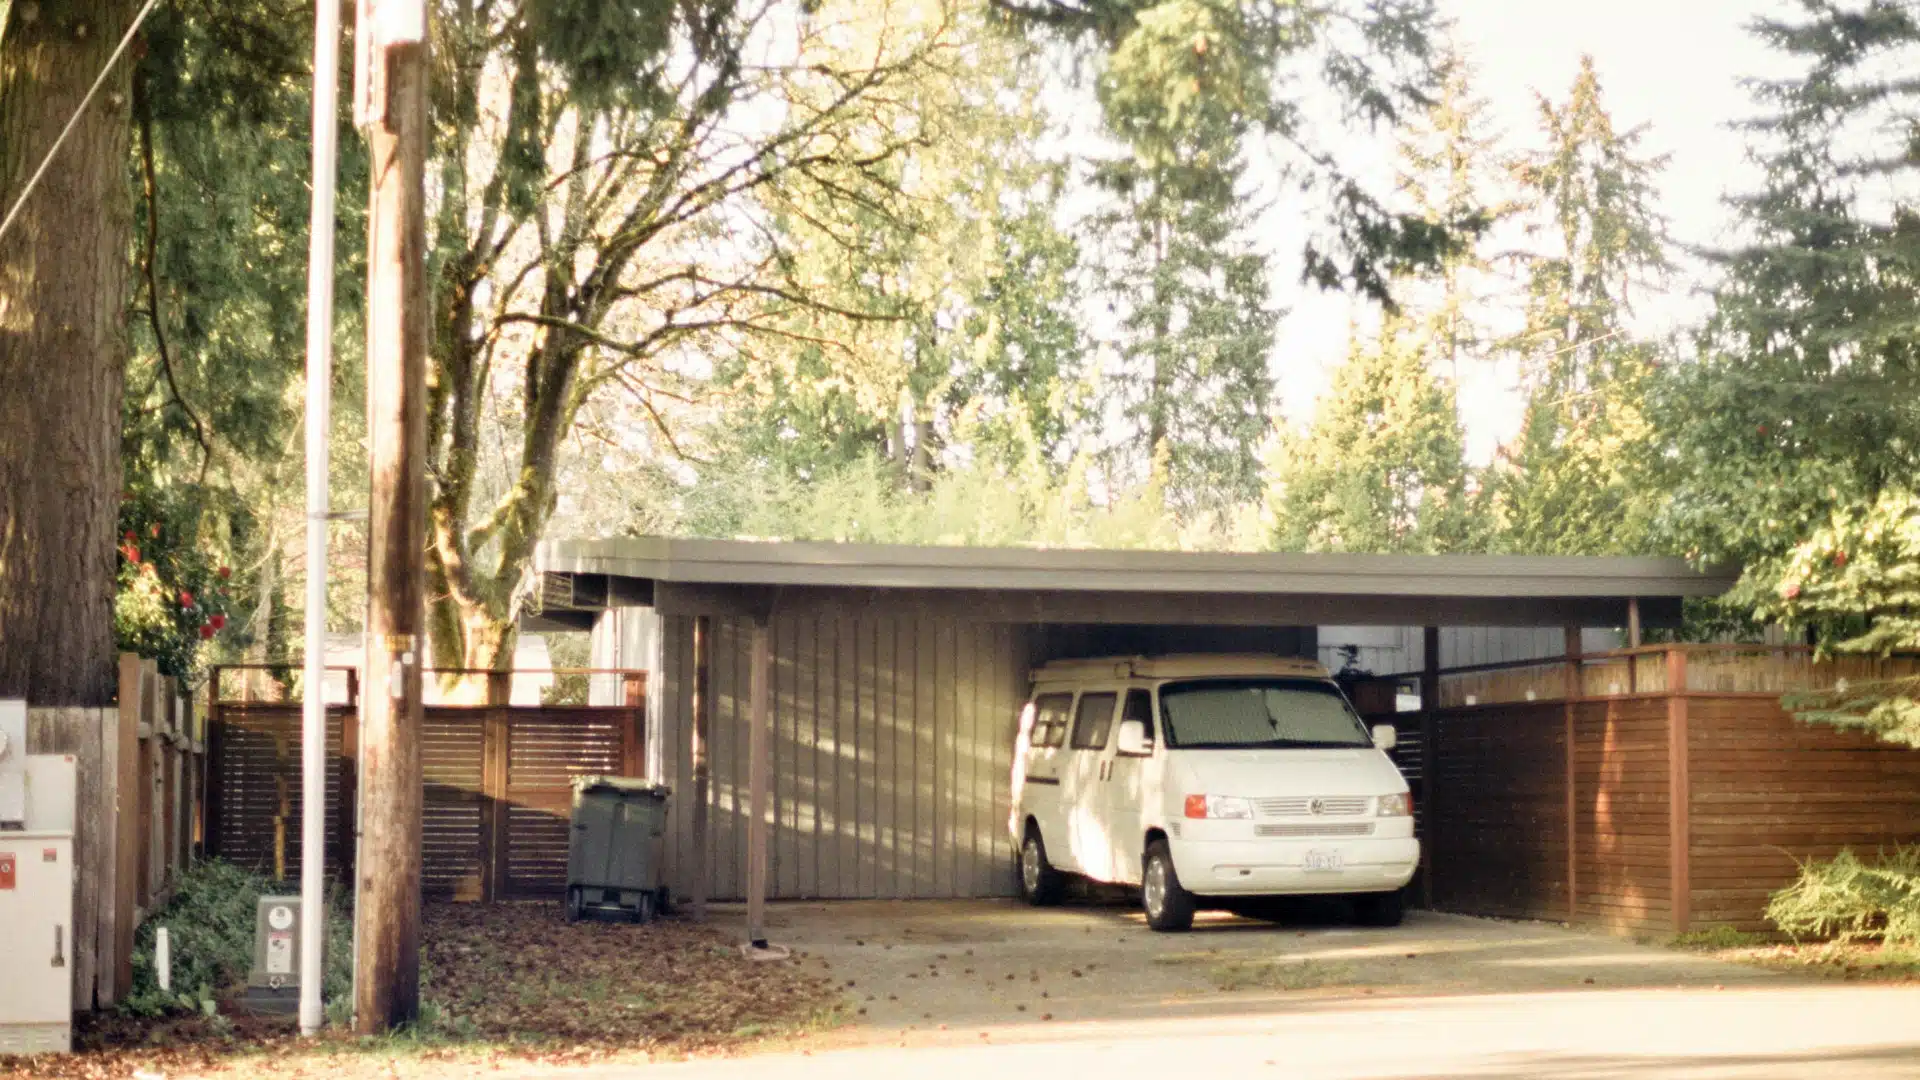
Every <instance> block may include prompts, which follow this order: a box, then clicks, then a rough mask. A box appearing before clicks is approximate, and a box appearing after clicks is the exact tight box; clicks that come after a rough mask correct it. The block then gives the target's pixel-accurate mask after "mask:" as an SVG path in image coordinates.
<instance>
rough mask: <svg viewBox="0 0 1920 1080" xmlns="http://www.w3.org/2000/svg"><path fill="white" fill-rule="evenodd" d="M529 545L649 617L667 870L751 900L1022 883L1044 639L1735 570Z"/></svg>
mask: <svg viewBox="0 0 1920 1080" xmlns="http://www.w3.org/2000/svg"><path fill="white" fill-rule="evenodd" d="M536 567H537V569H538V571H539V572H540V574H541V575H542V580H541V582H540V587H539V589H538V596H539V597H540V601H541V613H540V614H541V617H543V618H547V619H553V620H556V621H561V622H569V621H570V622H574V623H576V624H577V623H580V622H584V621H587V620H589V619H592V620H597V621H598V622H599V623H600V624H601V625H602V626H605V625H607V624H608V623H609V622H610V621H614V620H619V619H623V618H624V619H640V620H644V621H645V623H646V626H647V631H646V633H645V634H644V635H643V636H644V637H646V638H647V639H648V641H649V647H650V651H651V662H649V663H647V664H645V665H644V666H646V667H648V668H649V669H650V671H652V672H654V673H655V674H654V675H653V676H651V677H650V678H649V683H648V687H649V708H648V713H649V719H648V723H647V740H646V741H647V757H648V766H649V771H650V772H651V773H652V774H653V775H654V776H656V777H658V778H660V779H663V780H665V781H666V782H667V783H668V784H670V785H671V786H672V787H673V789H674V790H675V791H676V792H677V793H679V797H678V798H677V799H676V800H675V801H674V811H673V813H672V815H671V821H670V825H669V833H670V835H669V842H668V845H667V856H666V859H667V872H668V875H669V881H670V882H671V884H672V886H673V889H674V892H675V894H676V895H677V896H678V897H681V898H683V900H684V901H685V902H688V903H690V904H691V905H693V906H694V907H695V908H699V907H701V906H702V905H704V903H705V902H706V901H707V900H708V899H709V898H716V899H745V900H747V901H748V903H749V904H750V905H752V906H753V907H754V908H755V910H756V911H757V910H758V908H759V906H760V905H761V904H763V903H764V902H765V901H766V900H767V899H868V898H923V897H924V898H968V897H986V896H1002V895H1010V894H1012V893H1013V892H1014V891H1015V889H1014V885H1015V883H1014V879H1013V876H1012V852H1011V850H1010V843H1011V841H1010V839H1009V837H1008V836H1007V834H1006V821H1007V816H1008V811H1009V807H1008V803H1007V799H1008V794H1007V790H1006V788H1007V776H1008V771H1009V766H1010V761H1009V754H1010V753H1011V750H1012V746H1013V741H1014V735H1015V730H1016V727H1017V723H1018V714H1019V711H1020V706H1021V704H1022V703H1023V702H1024V700H1025V696H1026V692H1027V673H1028V671H1029V669H1030V668H1031V667H1032V666H1033V665H1035V664H1037V663H1041V662H1044V661H1046V660H1050V659H1056V658H1064V657H1072V656H1090V655H1103V654H1114V653H1119V654H1135V653H1154V652H1171V651H1222V650H1236V651H1242V650H1253V651H1263V652H1270V653H1279V654H1292V655H1302V656H1313V655H1314V651H1315V643H1316V642H1315V633H1316V631H1315V628H1316V627H1318V626H1320V625H1330V624H1342V625H1355V624H1379V625H1392V626H1423V627H1428V628H1430V629H1429V632H1428V636H1429V638H1432V637H1434V636H1436V635H1437V628H1439V627H1441V626H1502V627H1541V626H1557V627H1564V628H1567V631H1568V633H1569V635H1570V640H1577V637H1574V636H1573V635H1576V634H1577V631H1578V629H1579V628H1581V627H1590V626H1591V627H1628V626H1630V627H1633V628H1634V633H1635V634H1637V633H1638V628H1639V627H1641V626H1649V627H1659V626H1671V625H1675V624H1677V622H1678V621H1679V616H1680V607H1681V602H1682V601H1683V600H1684V599H1685V598H1688V597H1697V596H1710V595H1716V594H1718V593H1720V592H1722V591H1724V590H1725V589H1726V587H1727V586H1728V585H1729V584H1730V583H1731V580H1732V577H1731V575H1730V574H1726V573H1701V572H1698V571H1696V570H1694V569H1693V568H1691V567H1689V566H1688V565H1687V564H1685V563H1684V562H1682V561H1680V560H1676V559H1645V558H1566V557H1520V556H1465V555H1447V556H1391V555H1321V554H1220V553H1192V552H1144V551H1125V552H1123V551H1090V550H1037V549H1027V548H951V547H900V546H882V545H858V544H827V543H789V542H755V541H720V540H683V539H665V538H645V537H643V538H622V539H609V540H600V541H589V542H561V543H554V544H549V545H546V546H544V547H543V548H542V549H541V551H540V552H539V554H538V558H537V560H536ZM1436 652H1437V650H1432V649H1430V650H1429V651H1428V655H1429V657H1430V658H1431V657H1434V656H1435V655H1436ZM1429 674H1430V677H1429V678H1428V679H1426V680H1425V683H1426V686H1425V688H1426V690H1427V691H1428V694H1427V700H1429V701H1434V700H1437V698H1436V697H1434V696H1433V691H1434V690H1435V688H1436V686H1437V680H1438V672H1437V671H1433V672H1431V673H1429ZM1415 734H1416V735H1417V732H1416V733H1415ZM1418 742H1419V740H1418V738H1417V737H1416V738H1413V739H1410V740H1409V741H1408V746H1407V751H1406V753H1407V754H1408V755H1411V756H1413V757H1414V758H1415V760H1414V761H1412V762H1410V763H1409V762H1407V761H1404V760H1403V766H1405V767H1409V768H1410V769H1417V768H1418V762H1417V755H1418V753H1419V746H1418ZM750 921H751V922H752V925H753V926H754V927H756V928H757V927H759V926H761V925H762V923H761V921H760V919H759V918H758V916H757V915H756V916H755V917H754V918H753V919H751V920H750Z"/></svg>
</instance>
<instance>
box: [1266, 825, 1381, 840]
mask: <svg viewBox="0 0 1920 1080" xmlns="http://www.w3.org/2000/svg"><path fill="white" fill-rule="evenodd" d="M1253 835H1255V836H1259V837H1264V838H1266V839H1271V840H1303V839H1308V838H1311V837H1317V836H1372V835H1373V822H1371V821H1366V822H1361V821H1351V822H1332V821H1329V822H1327V823H1326V824H1324V825H1255V826H1254V827H1253Z"/></svg>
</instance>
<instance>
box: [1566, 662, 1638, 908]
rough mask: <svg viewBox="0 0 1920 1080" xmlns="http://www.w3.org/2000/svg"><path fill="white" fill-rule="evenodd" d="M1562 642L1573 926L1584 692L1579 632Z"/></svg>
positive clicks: (1569, 897) (1577, 889)
mask: <svg viewBox="0 0 1920 1080" xmlns="http://www.w3.org/2000/svg"><path fill="white" fill-rule="evenodd" d="M1564 640H1565V641H1566V646H1567V688H1566V699H1567V703H1566V707H1565V712H1566V718H1565V724H1566V726H1565V730H1564V731H1563V733H1562V739H1563V740H1564V741H1565V743H1566V776H1565V777H1564V778H1563V781H1562V782H1563V784H1564V786H1565V787H1566V808H1565V812H1566V815H1567V922H1568V923H1575V922H1579V921H1580V918H1579V916H1580V859H1579V857H1578V852H1577V850H1576V848H1575V842H1576V840H1577V839H1578V837H1579V835H1580V829H1579V821H1578V814H1579V805H1580V804H1579V800H1578V799H1577V798H1575V797H1574V782H1575V779H1576V777H1577V776H1578V769H1577V767H1576V766H1577V764H1578V759H1579V753H1578V750H1577V749H1576V747H1575V745H1574V736H1575V724H1574V710H1575V708H1576V706H1575V704H1574V703H1575V702H1577V701H1578V700H1579V699H1580V695H1581V692H1582V691H1583V690H1584V689H1585V687H1584V686H1583V685H1582V682H1583V680H1582V679H1581V678H1580V628H1579V627H1577V626H1569V627H1567V628H1566V632H1565V639H1564ZM1628 665H1629V669H1631V665H1632V661H1628Z"/></svg>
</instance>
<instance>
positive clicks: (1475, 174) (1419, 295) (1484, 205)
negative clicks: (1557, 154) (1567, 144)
mask: <svg viewBox="0 0 1920 1080" xmlns="http://www.w3.org/2000/svg"><path fill="white" fill-rule="evenodd" d="M1441 72H1442V76H1441V83H1440V92H1439V95H1438V96H1437V97H1436V98H1435V99H1434V101H1433V104H1432V105H1431V107H1429V108H1428V109H1427V110H1425V112H1423V113H1422V114H1420V116H1418V117H1417V118H1416V120H1415V121H1414V122H1413V123H1411V124H1409V125H1408V126H1407V127H1406V129H1405V130H1404V131H1403V132H1402V134H1401V136H1400V140H1399V170H1398V171H1399V179H1398V183H1399V188H1400V192H1401V194H1402V196H1403V197H1405V198H1407V199H1408V200H1409V202H1410V203H1411V204H1412V206H1413V207H1414V208H1415V209H1416V210H1417V211H1418V212H1419V214H1420V215H1421V216H1422V217H1423V218H1425V219H1426V220H1427V221H1428V222H1430V223H1432V224H1433V225H1435V226H1436V227H1441V226H1448V225H1451V224H1458V223H1472V224H1473V225H1474V226H1475V227H1476V228H1478V229H1480V230H1482V232H1484V230H1487V229H1489V228H1491V227H1492V226H1493V225H1494V224H1495V223H1497V222H1498V221H1499V220H1501V219H1502V218H1504V217H1506V216H1508V215H1511V214H1512V213H1513V212H1514V209H1515V208H1514V207H1513V205H1512V203H1511V200H1510V199H1509V198H1508V196H1507V192H1506V188H1507V187H1508V185H1507V183H1506V182H1505V178H1504V176H1503V175H1502V153H1501V149H1500V138H1499V136H1498V134H1497V133H1495V132H1494V131H1493V130H1491V128H1492V119H1491V117H1490V115H1489V113H1490V110H1491V108H1492V106H1491V105H1490V104H1489V103H1488V102H1487V100H1486V99H1485V98H1483V97H1481V96H1480V95H1479V94H1478V93H1477V92H1476V91H1475V90H1474V86H1473V74H1474V73H1473V65H1472V64H1471V63H1470V62H1469V61H1468V59H1467V57H1466V56H1465V55H1464V54H1462V53H1460V52H1458V51H1456V50H1452V49H1449V51H1448V52H1447V53H1446V55H1445V58H1444V59H1443V61H1442V63H1441ZM1480 241H1481V237H1479V236H1476V237H1474V238H1473V240H1472V241H1470V242H1463V243H1462V244H1461V245H1460V246H1459V247H1458V248H1457V249H1456V250H1455V251H1453V252H1451V253H1450V254H1448V255H1446V256H1445V257H1444V258H1442V259H1441V260H1440V264H1439V266H1438V267H1437V268H1435V269H1432V270H1428V271H1424V272H1421V273H1419V274H1416V275H1411V276H1410V277H1409V278H1408V279H1407V280H1406V282H1405V284H1404V285H1400V286H1398V287H1396V293H1398V294H1399V299H1400V304H1401V307H1402V308H1403V309H1408V310H1417V311H1419V312H1421V313H1422V317H1423V318H1424V319H1425V320H1426V321H1427V322H1428V323H1430V324H1431V327H1432V329H1431V331H1430V336H1431V338H1432V343H1433V347H1434V350H1435V351H1434V354H1433V356H1432V357H1431V360H1432V361H1433V362H1434V363H1435V364H1436V365H1437V368H1438V370H1439V371H1441V372H1442V373H1443V374H1445V375H1446V376H1447V378H1449V379H1451V380H1452V381H1453V382H1454V383H1456V384H1458V382H1459V381H1460V378H1461V372H1460V369H1461V364H1462V363H1463V362H1466V363H1473V362H1476V361H1484V360H1486V359H1487V358H1488V354H1489V353H1490V352H1491V351H1492V346H1493V344H1494V343H1493V340H1492V333H1491V331H1490V330H1489V329H1488V328H1487V326H1486V324H1485V313H1484V310H1483V308H1484V306H1485V304H1486V303H1487V301H1488V300H1489V299H1491V297H1492V294H1493V292H1494V290H1495V288H1496V284H1497V283H1496V282H1495V281H1494V280H1493V278H1494V272H1493V267H1492V265H1491V263H1490V261H1489V260H1488V259H1487V257H1486V256H1485V255H1483V254H1482V253H1481V251H1480Z"/></svg>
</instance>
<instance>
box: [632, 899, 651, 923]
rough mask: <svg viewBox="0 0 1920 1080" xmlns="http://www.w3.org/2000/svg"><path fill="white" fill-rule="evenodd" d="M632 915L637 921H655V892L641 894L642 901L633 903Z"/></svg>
mask: <svg viewBox="0 0 1920 1080" xmlns="http://www.w3.org/2000/svg"><path fill="white" fill-rule="evenodd" d="M632 917H633V921H634V922H637V923H644V922H652V921H653V894H652V893H650V892H643V893H641V894H640V902H639V903H637V904H635V905H633V912H632Z"/></svg>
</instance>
